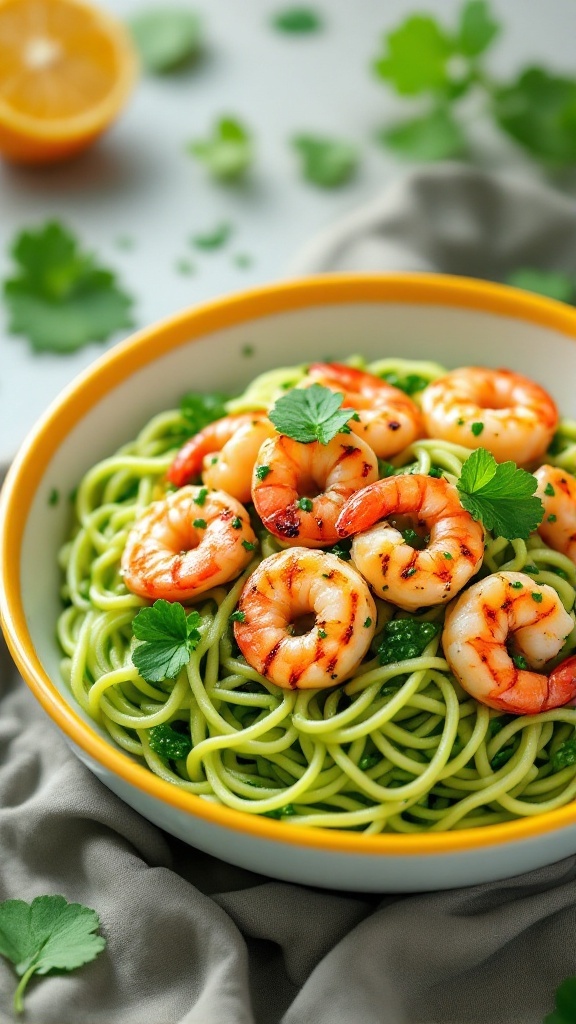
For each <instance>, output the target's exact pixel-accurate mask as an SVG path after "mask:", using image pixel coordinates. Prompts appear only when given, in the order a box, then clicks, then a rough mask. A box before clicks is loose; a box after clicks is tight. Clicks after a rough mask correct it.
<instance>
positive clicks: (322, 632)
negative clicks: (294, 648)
mask: <svg viewBox="0 0 576 1024" xmlns="http://www.w3.org/2000/svg"><path fill="white" fill-rule="evenodd" d="M318 636H319V637H320V640H325V639H326V637H327V636H328V633H327V632H326V630H325V629H319V630H318Z"/></svg>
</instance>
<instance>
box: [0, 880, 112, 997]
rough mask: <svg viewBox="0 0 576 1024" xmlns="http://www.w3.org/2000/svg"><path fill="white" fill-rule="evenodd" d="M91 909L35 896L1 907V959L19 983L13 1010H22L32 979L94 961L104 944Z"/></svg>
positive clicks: (93, 911) (7, 902) (98, 923)
mask: <svg viewBox="0 0 576 1024" xmlns="http://www.w3.org/2000/svg"><path fill="white" fill-rule="evenodd" d="M99 927H100V920H99V918H98V915H97V913H96V911H95V910H91V909H90V908H89V907H83V906H82V905H81V904H80V903H68V901H67V900H66V899H65V898H64V896H37V897H36V899H33V900H32V902H31V903H26V902H25V900H5V901H4V902H3V903H0V954H1V955H2V956H4V957H6V959H7V960H10V961H11V962H12V963H13V964H14V968H15V970H16V974H17V975H18V977H19V978H20V982H19V984H18V987H17V989H16V992H15V994H14V1010H15V1012H16V1013H23V1011H24V1001H23V998H24V992H25V990H26V987H27V985H28V982H29V981H30V979H31V978H32V977H33V975H34V974H49V973H50V972H51V971H74V970H75V969H76V968H77V967H82V965H83V964H87V963H89V962H90V960H94V959H95V957H97V956H98V954H99V953H101V952H102V950H103V949H104V947H105V945H106V939H104V938H103V937H102V935H97V934H96V932H97V931H98V929H99Z"/></svg>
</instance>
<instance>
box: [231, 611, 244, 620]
mask: <svg viewBox="0 0 576 1024" xmlns="http://www.w3.org/2000/svg"><path fill="white" fill-rule="evenodd" d="M245 619H246V612H241V611H240V610H238V609H237V610H236V611H235V612H232V614H231V616H230V621H231V622H244V621H245Z"/></svg>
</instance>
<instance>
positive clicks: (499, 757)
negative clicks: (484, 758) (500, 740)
mask: <svg viewBox="0 0 576 1024" xmlns="http://www.w3.org/2000/svg"><path fill="white" fill-rule="evenodd" d="M513 753H514V747H503V748H502V750H499V751H498V752H497V753H496V754H494V757H493V758H492V760H491V761H490V767H491V768H492V770H493V771H495V772H496V771H498V769H499V768H502V767H503V766H504V765H505V764H508V761H509V760H510V758H511V757H512V754H513Z"/></svg>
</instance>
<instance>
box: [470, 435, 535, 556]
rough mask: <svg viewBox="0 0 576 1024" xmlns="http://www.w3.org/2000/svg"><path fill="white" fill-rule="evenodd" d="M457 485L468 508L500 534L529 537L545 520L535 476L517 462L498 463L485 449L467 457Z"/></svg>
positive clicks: (522, 537)
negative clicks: (520, 467) (535, 492)
mask: <svg viewBox="0 0 576 1024" xmlns="http://www.w3.org/2000/svg"><path fill="white" fill-rule="evenodd" d="M456 486H457V488H458V491H459V494H460V501H461V503H462V505H463V507H464V508H465V509H466V511H467V512H470V514H471V515H472V516H473V517H474V519H479V520H480V521H481V522H482V523H483V524H484V526H485V527H486V529H487V530H490V531H491V532H492V533H494V534H495V535H496V536H497V537H506V538H507V540H514V539H516V538H518V539H520V540H527V539H528V537H529V536H530V534H531V532H532V530H535V529H536V527H537V526H538V525H539V524H540V523H541V521H542V516H543V515H544V506H543V505H542V502H541V501H540V498H537V497H535V496H534V491H535V490H536V487H537V486H538V483H537V480H536V478H535V477H534V476H533V475H532V473H527V472H526V470H524V469H519V468H518V466H517V465H516V463H515V462H501V463H497V462H496V459H495V458H494V456H493V455H491V454H490V452H487V451H486V449H485V448H477V449H476V451H474V452H472V455H470V456H469V457H468V458H467V459H466V462H465V463H464V465H463V466H462V473H461V474H460V479H459V481H458V483H457V485H456Z"/></svg>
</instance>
